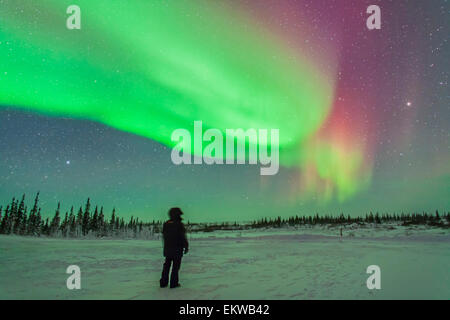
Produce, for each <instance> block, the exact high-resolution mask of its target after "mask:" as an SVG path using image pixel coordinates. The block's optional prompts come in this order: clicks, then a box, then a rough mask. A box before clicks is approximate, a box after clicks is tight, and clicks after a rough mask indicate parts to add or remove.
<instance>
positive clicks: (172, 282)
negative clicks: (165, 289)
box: [170, 255, 182, 288]
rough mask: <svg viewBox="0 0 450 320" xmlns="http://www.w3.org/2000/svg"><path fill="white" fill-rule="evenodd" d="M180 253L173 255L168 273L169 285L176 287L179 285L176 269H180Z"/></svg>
mask: <svg viewBox="0 0 450 320" xmlns="http://www.w3.org/2000/svg"><path fill="white" fill-rule="evenodd" d="M181 257H182V256H181V255H179V256H175V257H173V259H172V261H173V264H172V272H171V273H170V287H171V288H176V287H179V286H180V284H179V283H178V271H179V270H180V266H181Z"/></svg>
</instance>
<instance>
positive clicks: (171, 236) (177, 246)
mask: <svg viewBox="0 0 450 320" xmlns="http://www.w3.org/2000/svg"><path fill="white" fill-rule="evenodd" d="M162 233H163V240H164V256H165V257H173V256H181V255H183V249H189V243H188V241H187V238H186V229H185V228H184V225H183V223H182V222H181V221H180V220H169V221H166V222H165V223H164V225H163V232H162Z"/></svg>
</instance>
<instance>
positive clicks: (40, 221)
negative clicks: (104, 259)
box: [0, 192, 161, 239]
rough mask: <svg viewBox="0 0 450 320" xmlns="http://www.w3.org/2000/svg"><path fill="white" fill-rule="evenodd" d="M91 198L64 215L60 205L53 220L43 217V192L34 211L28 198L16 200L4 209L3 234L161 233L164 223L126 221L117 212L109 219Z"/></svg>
mask: <svg viewBox="0 0 450 320" xmlns="http://www.w3.org/2000/svg"><path fill="white" fill-rule="evenodd" d="M92 208H93V206H92V205H91V200H90V198H88V199H87V201H86V204H85V205H84V208H83V207H80V208H79V209H78V211H77V212H75V211H74V207H73V206H72V208H71V209H70V211H69V212H66V213H65V215H64V217H62V215H61V204H60V203H59V202H58V206H57V208H56V211H55V214H54V215H53V218H51V219H49V218H43V217H42V213H41V208H40V207H39V192H38V193H37V194H36V197H35V199H34V203H33V206H32V207H31V209H30V210H28V207H27V206H26V203H25V195H23V196H22V198H21V200H19V199H16V198H13V199H12V201H11V203H10V204H8V205H7V206H6V208H5V209H3V207H2V206H0V234H16V235H24V236H38V237H39V236H41V235H43V236H49V237H67V238H82V237H91V238H92V237H119V238H143V239H145V238H152V237H153V236H154V235H155V234H156V233H159V232H160V230H159V229H160V225H161V222H160V221H153V222H151V223H144V222H143V221H140V220H139V219H138V218H134V217H131V218H130V220H129V221H125V220H124V219H123V218H120V217H119V216H117V214H116V210H115V209H113V211H112V214H111V217H110V218H109V219H108V218H107V217H105V214H104V211H103V207H100V208H99V207H98V206H95V209H93V210H92Z"/></svg>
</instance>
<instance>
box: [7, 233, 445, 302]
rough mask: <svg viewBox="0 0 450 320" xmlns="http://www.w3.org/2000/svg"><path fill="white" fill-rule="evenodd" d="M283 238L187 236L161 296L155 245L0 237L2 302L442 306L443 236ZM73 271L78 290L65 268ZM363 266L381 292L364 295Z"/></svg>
mask: <svg viewBox="0 0 450 320" xmlns="http://www.w3.org/2000/svg"><path fill="white" fill-rule="evenodd" d="M343 231H344V237H343V239H342V240H340V238H339V236H338V234H339V229H338V228H326V227H316V228H298V229H296V228H284V229H270V230H250V231H222V232H213V233H194V234H190V235H189V237H190V241H191V251H190V252H189V253H188V254H187V255H186V256H185V257H184V258H183V264H182V267H181V272H180V282H181V284H182V287H181V288H177V289H174V290H171V289H167V288H165V289H161V288H159V277H160V271H161V267H162V262H163V258H162V249H161V241H160V240H150V241H143V240H71V239H70V240H65V239H45V238H27V237H16V236H0V299H422V298H423V299H450V232H449V231H448V229H447V230H443V229H429V228H425V227H417V228H407V227H398V226H390V227H383V228H373V227H371V228H364V229H363V228H360V227H356V226H353V227H346V228H345V229H344V230H343ZM72 264H75V265H78V266H79V267H80V268H81V287H82V288H81V290H68V289H67V288H66V279H67V277H68V276H69V275H68V274H66V273H65V272H66V268H67V266H69V265H72ZM369 265H378V266H380V268H381V290H369V289H367V287H366V280H367V278H368V277H369V274H366V269H367V267H368V266H369Z"/></svg>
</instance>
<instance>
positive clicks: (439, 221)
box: [250, 210, 450, 228]
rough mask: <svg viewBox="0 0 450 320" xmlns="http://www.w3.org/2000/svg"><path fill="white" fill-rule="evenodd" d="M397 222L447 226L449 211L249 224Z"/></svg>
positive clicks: (275, 220)
mask: <svg viewBox="0 0 450 320" xmlns="http://www.w3.org/2000/svg"><path fill="white" fill-rule="evenodd" d="M392 222H398V223H401V224H402V225H405V226H406V225H430V226H435V227H444V228H448V227H449V224H450V213H449V212H447V213H445V212H444V214H442V215H440V214H439V211H438V210H436V212H435V213H434V214H431V213H427V212H422V213H403V212H402V213H400V214H396V213H393V214H389V213H383V214H379V213H378V212H376V213H375V214H373V213H372V212H370V213H369V214H366V215H365V217H351V216H350V215H347V216H345V215H344V214H341V215H339V216H330V215H319V214H316V215H314V216H302V217H300V216H295V217H290V218H286V219H283V218H281V217H277V218H269V219H268V218H263V219H260V220H256V221H253V222H252V223H251V224H250V226H251V227H252V228H262V227H284V226H298V225H342V224H352V223H356V224H373V223H374V224H383V223H392Z"/></svg>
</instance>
